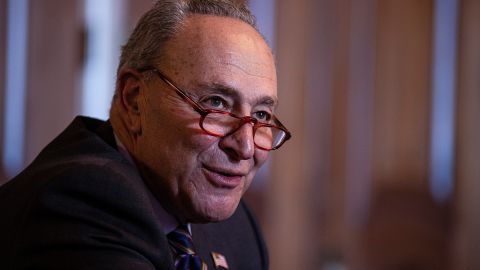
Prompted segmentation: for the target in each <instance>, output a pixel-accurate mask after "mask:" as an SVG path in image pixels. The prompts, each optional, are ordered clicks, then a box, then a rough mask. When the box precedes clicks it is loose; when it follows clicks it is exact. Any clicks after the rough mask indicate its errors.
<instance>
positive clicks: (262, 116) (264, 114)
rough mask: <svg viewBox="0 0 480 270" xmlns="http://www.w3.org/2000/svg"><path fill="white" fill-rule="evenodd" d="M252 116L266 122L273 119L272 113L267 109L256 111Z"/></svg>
mask: <svg viewBox="0 0 480 270" xmlns="http://www.w3.org/2000/svg"><path fill="white" fill-rule="evenodd" d="M252 117H253V118H255V119H257V120H259V121H261V122H264V123H268V122H270V120H271V119H272V115H271V114H270V113H268V112H266V111H258V112H254V113H253V115H252Z"/></svg>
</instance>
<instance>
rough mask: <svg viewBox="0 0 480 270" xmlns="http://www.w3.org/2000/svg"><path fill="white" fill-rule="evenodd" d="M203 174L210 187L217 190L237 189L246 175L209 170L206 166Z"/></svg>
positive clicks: (223, 170)
mask: <svg viewBox="0 0 480 270" xmlns="http://www.w3.org/2000/svg"><path fill="white" fill-rule="evenodd" d="M203 172H204V174H205V176H206V178H207V180H208V181H209V182H210V183H211V184H212V185H214V186H216V187H219V188H228V189H234V188H236V187H238V186H239V185H240V184H241V183H242V181H243V180H244V177H245V175H246V173H242V172H237V171H233V170H226V169H217V168H211V167H208V166H204V167H203Z"/></svg>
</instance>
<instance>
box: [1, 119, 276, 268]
mask: <svg viewBox="0 0 480 270" xmlns="http://www.w3.org/2000/svg"><path fill="white" fill-rule="evenodd" d="M192 231H193V240H194V243H195V245H196V249H197V252H198V253H199V254H200V255H201V256H202V257H203V258H204V259H205V260H206V262H207V263H208V265H209V269H215V267H214V265H213V260H212V257H211V254H210V253H211V252H218V253H220V254H223V255H224V256H225V257H226V259H227V262H228V264H229V267H230V269H245V270H253V269H267V268H268V266H267V265H268V260H267V253H266V248H265V245H264V242H263V239H262V236H261V234H260V232H259V228H258V227H257V225H256V223H255V221H254V219H253V217H252V215H251V213H250V212H249V210H248V209H247V207H246V206H245V205H244V203H243V202H242V203H241V204H240V205H239V207H238V209H237V211H236V212H235V213H234V214H233V216H232V217H231V218H229V219H228V220H226V221H223V222H220V223H211V224H203V225H197V224H193V225H192ZM0 269H2V270H7V269H172V270H173V269H174V267H173V262H172V257H171V255H170V252H169V247H168V243H167V240H166V236H165V235H164V233H163V231H162V227H161V225H160V224H159V222H158V219H157V216H156V212H155V211H154V210H153V202H152V195H151V194H150V191H149V189H148V188H147V187H146V186H145V185H144V182H143V181H142V179H141V178H140V176H139V175H138V174H137V173H136V170H135V168H134V167H133V166H132V164H130V163H129V162H128V161H127V160H126V159H125V158H124V157H123V156H122V155H121V154H120V153H119V152H118V151H117V149H116V145H115V140H114V136H113V132H112V128H111V126H110V125H109V124H108V122H107V123H106V122H102V121H99V120H95V119H91V118H86V117H77V118H76V119H75V120H74V121H73V122H72V124H70V126H69V127H68V128H67V129H66V130H65V131H64V132H62V134H60V135H59V136H58V137H57V138H56V139H55V140H54V141H52V142H51V143H50V144H49V145H48V146H47V147H46V148H45V149H44V150H43V151H42V152H41V153H40V155H39V156H38V157H37V158H36V159H35V161H34V162H33V163H32V164H31V165H30V166H29V167H28V168H27V169H25V170H24V171H23V172H22V173H20V174H19V175H18V176H17V177H15V178H14V179H13V180H11V181H10V182H8V183H7V184H5V185H4V186H2V187H1V188H0Z"/></svg>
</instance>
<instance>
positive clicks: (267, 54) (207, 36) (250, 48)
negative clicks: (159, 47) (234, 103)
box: [160, 15, 277, 99]
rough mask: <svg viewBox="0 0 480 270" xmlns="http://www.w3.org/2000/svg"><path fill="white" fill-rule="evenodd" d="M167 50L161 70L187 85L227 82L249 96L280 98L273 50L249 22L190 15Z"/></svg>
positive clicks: (163, 56) (162, 60)
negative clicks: (278, 96) (277, 96)
mask: <svg viewBox="0 0 480 270" xmlns="http://www.w3.org/2000/svg"><path fill="white" fill-rule="evenodd" d="M163 49H164V51H163V53H162V59H161V61H160V69H162V70H164V71H165V72H167V73H168V74H169V75H170V76H173V77H174V78H175V80H176V81H177V82H178V81H179V80H180V82H179V83H183V85H185V86H192V85H194V84H199V85H200V84H208V83H214V84H219V85H222V84H223V85H225V86H226V87H228V88H231V89H238V91H239V92H240V94H245V95H247V96H270V97H272V98H273V99H276V95H277V92H276V91H277V88H276V86H277V85H276V71H275V64H274V60H273V56H272V53H271V50H270V48H269V47H268V45H267V44H266V43H265V41H264V39H263V38H262V37H261V36H260V34H259V33H258V32H257V31H256V30H255V29H254V28H253V27H251V26H250V25H248V24H247V23H244V22H242V21H240V20H237V19H232V18H227V17H219V16H210V15H190V16H189V17H188V18H187V19H186V20H185V23H184V25H183V27H182V29H181V30H180V31H179V32H178V33H177V34H176V35H175V36H174V37H173V38H172V39H170V40H169V41H167V42H166V44H165V46H164V48H163ZM182 81H183V82H182Z"/></svg>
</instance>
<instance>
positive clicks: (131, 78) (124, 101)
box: [117, 69, 143, 135]
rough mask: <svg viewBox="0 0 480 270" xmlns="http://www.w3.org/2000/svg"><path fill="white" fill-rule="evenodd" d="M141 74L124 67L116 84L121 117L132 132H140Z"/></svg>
mask: <svg viewBox="0 0 480 270" xmlns="http://www.w3.org/2000/svg"><path fill="white" fill-rule="evenodd" d="M140 76H141V74H139V73H138V72H137V71H135V70H131V69H126V70H123V71H121V72H120V74H119V78H118V85H117V94H118V97H117V98H118V99H119V100H118V101H119V102H120V103H121V107H122V108H123V110H122V114H123V118H124V119H125V120H126V121H127V128H128V129H129V130H130V132H131V133H132V134H137V135H139V134H141V131H142V122H141V104H140V102H141V100H142V99H141V94H142V93H141V89H142V87H143V85H142V83H141V80H140Z"/></svg>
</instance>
